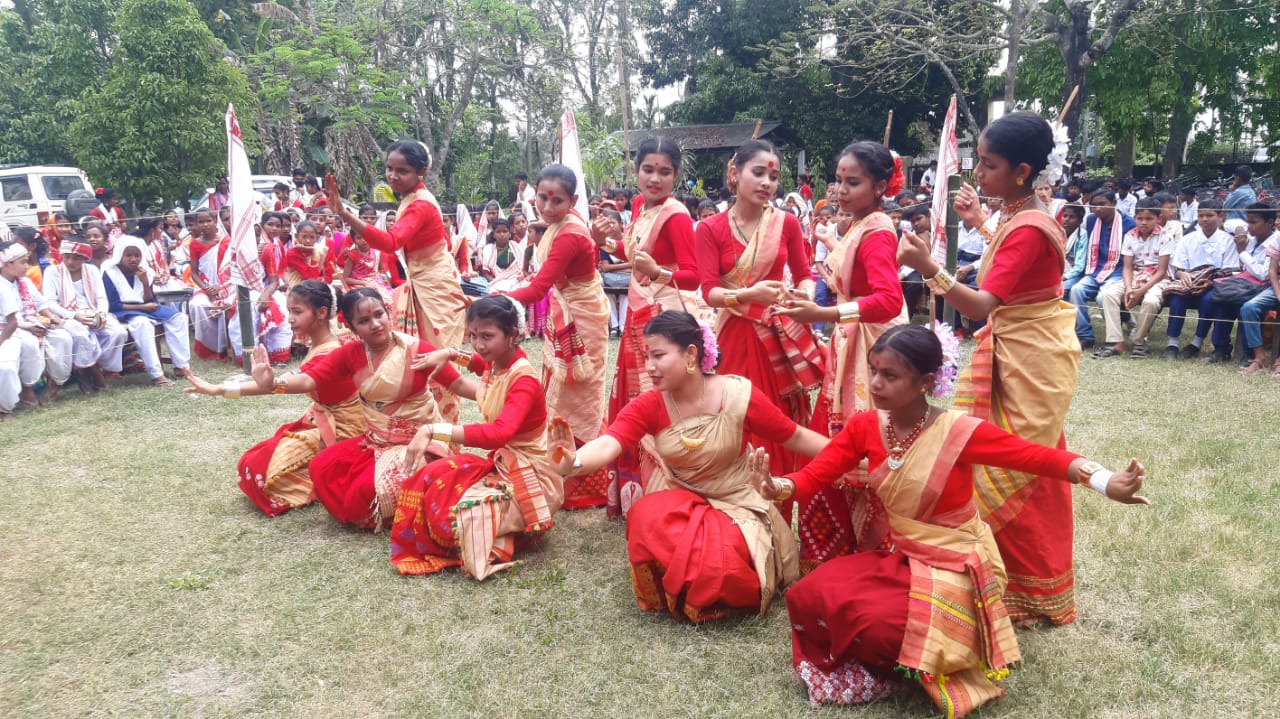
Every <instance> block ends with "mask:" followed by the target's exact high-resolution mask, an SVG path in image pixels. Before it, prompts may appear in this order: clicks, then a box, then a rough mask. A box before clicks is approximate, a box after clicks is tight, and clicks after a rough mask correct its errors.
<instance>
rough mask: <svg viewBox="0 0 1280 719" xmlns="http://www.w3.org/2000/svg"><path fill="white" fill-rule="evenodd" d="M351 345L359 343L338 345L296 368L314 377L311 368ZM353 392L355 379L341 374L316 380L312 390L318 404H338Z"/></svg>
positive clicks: (354, 390)
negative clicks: (314, 389)
mask: <svg viewBox="0 0 1280 719" xmlns="http://www.w3.org/2000/svg"><path fill="white" fill-rule="evenodd" d="M351 345H357V346H359V345H360V343H359V342H348V343H346V344H344V345H342V346H341V347H338V348H337V349H334V350H330V351H329V352H327V353H325V354H322V355H320V356H319V357H315V358H313V359H310V360H307V361H306V362H303V363H302V366H301V367H299V368H298V371H299V372H301V373H303V374H305V375H307V376H308V377H311V378H312V379H314V378H315V375H313V374H312V373H311V370H312V369H313V368H315V367H316V366H317V365H319V364H320V363H321V362H323V361H324V360H325V359H327V358H328V357H331V356H333V355H334V354H335V353H337V352H340V351H342V349H343V348H345V347H349V346H351ZM355 393H356V381H355V379H354V378H352V376H351V375H342V376H333V377H332V378H331V379H328V380H326V381H324V382H321V381H319V380H316V391H315V392H313V393H312V394H313V395H314V396H315V399H316V401H317V402H319V403H320V404H340V403H342V402H345V401H347V399H349V398H350V397H351V396H352V395H354V394H355Z"/></svg>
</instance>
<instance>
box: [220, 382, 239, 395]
mask: <svg viewBox="0 0 1280 719" xmlns="http://www.w3.org/2000/svg"><path fill="white" fill-rule="evenodd" d="M222 396H223V397H226V398H227V399H240V383H239V382H235V381H233V380H227V381H225V382H223V383H222Z"/></svg>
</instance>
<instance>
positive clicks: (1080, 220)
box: [1059, 203, 1089, 287]
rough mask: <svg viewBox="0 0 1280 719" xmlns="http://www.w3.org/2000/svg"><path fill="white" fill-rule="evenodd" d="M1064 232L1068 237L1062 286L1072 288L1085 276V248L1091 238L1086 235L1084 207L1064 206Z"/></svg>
mask: <svg viewBox="0 0 1280 719" xmlns="http://www.w3.org/2000/svg"><path fill="white" fill-rule="evenodd" d="M1059 221H1060V222H1061V223H1062V231H1063V232H1064V233H1065V234H1066V235H1067V251H1066V258H1065V262H1066V269H1065V270H1063V271H1062V285H1063V286H1064V287H1070V286H1071V285H1074V284H1075V283H1076V280H1078V279H1080V277H1081V276H1082V275H1083V274H1084V258H1085V252H1084V250H1085V248H1086V247H1088V246H1089V236H1088V235H1086V234H1085V233H1084V206H1083V205H1080V204H1077V203H1071V204H1067V205H1063V207H1062V217H1061V218H1060V220H1059Z"/></svg>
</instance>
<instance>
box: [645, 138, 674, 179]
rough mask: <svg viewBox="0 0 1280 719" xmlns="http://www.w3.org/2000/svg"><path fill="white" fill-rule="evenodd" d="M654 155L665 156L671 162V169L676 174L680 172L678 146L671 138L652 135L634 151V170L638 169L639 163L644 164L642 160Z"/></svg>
mask: <svg viewBox="0 0 1280 719" xmlns="http://www.w3.org/2000/svg"><path fill="white" fill-rule="evenodd" d="M654 153H657V154H659V155H666V157H667V159H668V160H670V161H671V167H672V168H673V169H675V171H676V172H677V173H679V172H680V146H679V145H677V144H676V143H675V141H674V140H672V139H671V138H669V137H663V136H662V135H654V136H653V137H651V138H649V139H648V140H645V141H644V142H642V143H640V147H639V148H638V149H637V150H636V169H637V170H639V169H640V163H642V162H644V158H646V157H648V156H649V155H652V154H654Z"/></svg>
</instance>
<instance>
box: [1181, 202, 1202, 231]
mask: <svg viewBox="0 0 1280 719" xmlns="http://www.w3.org/2000/svg"><path fill="white" fill-rule="evenodd" d="M1199 211H1200V201H1199V200H1192V201H1191V202H1180V203H1178V220H1179V221H1181V222H1182V224H1184V225H1189V224H1191V223H1192V222H1195V221H1196V213H1197V212H1199Z"/></svg>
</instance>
